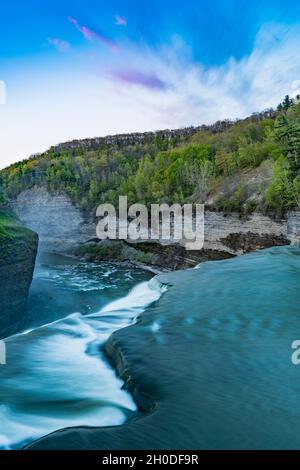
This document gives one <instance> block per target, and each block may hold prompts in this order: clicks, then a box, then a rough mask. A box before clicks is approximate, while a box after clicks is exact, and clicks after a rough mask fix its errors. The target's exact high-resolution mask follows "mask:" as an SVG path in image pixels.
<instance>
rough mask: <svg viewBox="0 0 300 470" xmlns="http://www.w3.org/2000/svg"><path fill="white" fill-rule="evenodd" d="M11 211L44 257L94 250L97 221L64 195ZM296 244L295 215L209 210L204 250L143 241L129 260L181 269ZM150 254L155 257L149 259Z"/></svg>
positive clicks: (36, 197)
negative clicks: (33, 235) (79, 249)
mask: <svg viewBox="0 0 300 470" xmlns="http://www.w3.org/2000/svg"><path fill="white" fill-rule="evenodd" d="M11 206H12V209H13V210H14V212H15V213H16V214H17V215H18V217H19V218H20V220H21V221H22V222H23V223H24V224H25V225H26V226H28V227H30V228H31V229H32V230H34V231H36V232H37V233H38V234H39V237H40V244H41V247H42V248H43V246H44V247H46V248H47V250H48V251H49V250H50V251H56V252H65V251H73V250H74V248H75V247H76V246H78V245H82V244H85V243H87V242H88V243H89V245H88V249H87V255H89V256H90V257H91V251H93V250H90V242H91V240H93V241H94V240H95V237H96V220H95V216H94V214H90V215H86V214H83V213H82V211H81V210H80V209H79V208H77V207H76V206H74V204H73V203H72V202H71V200H70V199H69V198H68V197H67V196H66V195H65V194H63V193H55V194H51V195H50V194H49V193H48V192H47V190H46V189H45V188H39V187H36V188H33V189H30V190H26V191H23V192H22V193H20V194H19V196H18V197H17V198H16V199H15V201H13V202H12V203H11ZM298 243H300V212H299V211H298V212H297V211H294V212H291V213H289V214H288V215H287V217H286V218H282V219H274V218H271V217H268V216H267V215H263V214H260V213H254V214H251V215H248V216H241V215H240V214H237V213H231V214H226V213H223V212H214V211H209V210H207V211H206V212H205V242H204V248H203V250H200V251H186V250H185V249H184V247H183V246H181V244H180V243H172V242H167V243H166V242H163V241H161V243H152V242H149V241H145V242H143V243H136V244H135V245H132V246H133V247H134V248H135V249H136V250H138V252H139V253H137V254H136V253H134V252H133V251H131V254H132V253H133V258H136V257H140V258H141V259H142V261H143V254H145V255H146V257H144V261H145V264H148V261H149V260H151V259H152V260H156V261H155V263H154V264H155V265H156V266H158V267H162V266H164V267H167V268H168V269H182V268H185V267H192V266H195V265H196V264H198V263H199V262H202V261H207V260H214V259H225V258H229V257H232V256H236V255H240V254H243V253H247V252H251V251H255V250H257V249H262V248H269V247H271V246H275V245H276V246H277V245H289V244H291V245H294V244H298ZM94 251H95V252H96V251H98V253H97V258H96V259H99V253H100V251H101V249H100V250H96V249H94ZM104 251H105V250H104ZM104 251H103V250H102V253H104ZM112 251H114V250H112ZM129 251H130V250H128V249H127V248H126V249H125V251H124V249H123V248H122V249H120V248H118V249H117V252H118V253H120V252H121V253H122V254H121V258H122V260H125V259H126V260H127V258H128V259H129V260H132V259H131V256H130V253H129ZM83 252H84V250H83ZM83 252H81V254H83ZM106 252H107V248H106ZM124 253H125V255H124ZM151 253H152V254H153V255H154V256H153V257H152V258H151V257H150V255H151ZM127 255H128V256H127ZM104 259H106V258H104ZM147 259H148V261H147ZM157 260H158V261H157ZM133 261H134V260H133ZM150 264H151V262H150Z"/></svg>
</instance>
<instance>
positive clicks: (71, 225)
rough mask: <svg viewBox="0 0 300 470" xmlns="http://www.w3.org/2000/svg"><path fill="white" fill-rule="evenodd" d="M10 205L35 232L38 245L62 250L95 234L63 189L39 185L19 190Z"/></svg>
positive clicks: (51, 249) (49, 249)
mask: <svg viewBox="0 0 300 470" xmlns="http://www.w3.org/2000/svg"><path fill="white" fill-rule="evenodd" d="M11 208H12V210H13V211H14V213H15V214H17V216H18V217H19V219H20V220H21V222H23V223H24V224H25V225H26V227H29V228H30V229H32V230H34V231H35V232H37V233H38V235H39V241H40V249H41V250H43V249H45V250H46V251H55V252H66V251H67V250H68V249H69V248H71V247H72V246H74V245H76V244H78V243H82V242H85V241H87V240H88V239H90V238H93V237H95V236H96V228H95V226H94V225H92V226H91V225H90V224H89V223H87V222H86V221H85V220H84V218H83V215H82V213H81V211H80V210H79V209H78V208H76V207H75V206H74V205H73V204H72V202H71V200H70V199H69V198H68V197H67V196H66V195H65V194H63V193H56V194H49V193H48V192H47V190H46V189H45V188H43V187H41V188H37V187H36V188H33V189H29V190H26V191H23V192H22V193H20V194H19V196H18V197H17V199H16V200H15V201H12V202H11Z"/></svg>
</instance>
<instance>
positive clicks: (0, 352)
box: [0, 340, 6, 366]
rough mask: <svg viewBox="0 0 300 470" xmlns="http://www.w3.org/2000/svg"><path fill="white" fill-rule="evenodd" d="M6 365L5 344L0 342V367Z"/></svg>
mask: <svg viewBox="0 0 300 470" xmlns="http://www.w3.org/2000/svg"><path fill="white" fill-rule="evenodd" d="M5 364H6V344H5V342H4V341H3V340H0V365H1V366H4V365H5Z"/></svg>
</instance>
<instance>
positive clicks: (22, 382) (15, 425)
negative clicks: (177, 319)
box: [0, 281, 162, 449]
mask: <svg viewBox="0 0 300 470" xmlns="http://www.w3.org/2000/svg"><path fill="white" fill-rule="evenodd" d="M161 292H162V289H161V288H160V286H159V285H158V283H155V282H153V281H150V282H142V283H140V284H138V285H137V286H136V287H135V288H133V289H132V290H131V292H130V293H129V294H128V295H127V296H125V297H124V298H121V299H119V300H117V301H114V302H111V303H109V304H108V305H107V306H105V307H104V308H103V309H102V310H101V311H100V312H99V313H96V314H93V315H89V316H83V315H81V314H80V313H74V314H72V315H69V316H67V317H66V318H64V319H62V320H58V321H55V322H53V323H50V324H47V325H44V326H42V327H39V328H36V329H33V330H30V331H28V332H26V334H19V335H15V336H12V337H10V338H8V339H7V340H6V345H7V365H6V366H3V367H1V368H0V448H2V449H13V448H18V447H21V446H22V445H24V444H26V443H28V442H31V441H33V440H34V439H37V438H39V437H41V436H44V435H46V434H48V433H50V432H52V431H55V430H57V429H61V428H65V427H70V426H80V425H89V426H107V425H120V424H123V423H124V422H125V421H126V420H127V419H129V418H130V417H131V416H133V414H134V412H135V411H136V405H135V403H134V401H133V399H132V397H131V396H130V394H128V393H127V392H126V391H124V390H122V386H123V382H122V381H121V380H120V379H119V378H117V376H116V374H115V371H114V370H113V369H112V368H111V367H110V366H109V365H108V363H107V361H106V359H105V357H104V355H103V353H102V351H101V346H102V345H103V343H104V342H105V341H106V340H107V339H108V337H109V336H110V335H111V334H112V333H113V332H114V331H116V330H118V329H120V328H123V327H125V326H128V325H129V324H131V323H132V322H134V321H135V319H136V317H137V316H138V315H139V314H140V313H142V312H143V311H144V310H145V308H146V307H147V306H149V305H150V304H151V303H152V302H154V301H155V300H157V299H158V298H159V297H160V295H161Z"/></svg>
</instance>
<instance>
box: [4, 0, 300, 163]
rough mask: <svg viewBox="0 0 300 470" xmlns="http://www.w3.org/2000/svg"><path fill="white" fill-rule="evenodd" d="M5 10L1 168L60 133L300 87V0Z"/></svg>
mask: <svg viewBox="0 0 300 470" xmlns="http://www.w3.org/2000/svg"><path fill="white" fill-rule="evenodd" d="M0 18H1V28H0V80H1V81H2V82H1V83H0V103H1V102H3V100H4V96H3V94H4V88H5V89H6V100H5V104H0V128H1V136H0V168H1V167H2V168H3V167H5V166H6V165H8V164H10V163H12V162H15V161H18V160H21V159H23V158H26V157H28V156H29V155H31V154H33V153H37V152H41V151H44V150H46V149H47V148H48V147H49V146H51V145H54V144H56V143H59V142H62V141H66V140H70V139H75V138H85V137H94V136H103V135H107V134H116V133H123V132H135V131H147V130H158V129H165V128H178V127H185V126H190V125H194V126H197V125H200V124H203V123H207V124H209V123H212V122H214V121H216V120H218V119H228V118H231V119H235V118H239V117H244V116H247V115H249V114H251V113H252V112H255V111H260V110H263V109H265V108H269V107H274V106H276V105H277V104H278V103H279V101H281V100H282V98H283V97H284V95H285V94H290V95H291V96H293V95H296V94H298V93H299V92H300V54H299V44H300V2H299V1H298V0H291V1H290V2H289V3H288V4H287V3H286V1H284V0H272V1H271V0H252V1H251V2H249V0H247V1H245V0H186V1H184V2H179V1H174V0H151V1H150V0H147V1H146V0H98V1H96V0H85V1H84V2H83V1H82V0H80V1H79V0H74V1H71V0H60V1H57V0H43V1H41V2H38V1H37V0H34V1H33V0H27V1H20V0H19V1H14V0H12V1H10V2H2V5H1V9H0ZM4 85H5V86H4Z"/></svg>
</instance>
